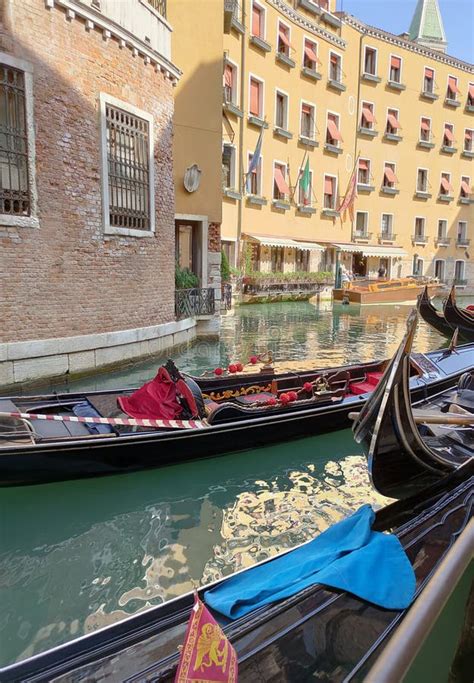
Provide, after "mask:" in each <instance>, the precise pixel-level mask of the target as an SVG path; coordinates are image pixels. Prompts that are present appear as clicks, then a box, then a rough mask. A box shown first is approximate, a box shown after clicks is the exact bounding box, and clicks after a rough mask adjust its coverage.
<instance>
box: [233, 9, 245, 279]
mask: <svg viewBox="0 0 474 683" xmlns="http://www.w3.org/2000/svg"><path fill="white" fill-rule="evenodd" d="M245 3H246V0H243V2H242V25H243V27H244V32H243V34H242V36H241V38H242V41H241V46H240V109H241V111H242V118H241V119H240V122H239V171H240V172H239V192H240V197H241V199H239V201H238V206H237V243H236V248H237V254H236V257H237V258H236V266H237V268H240V267H241V263H242V258H241V249H240V240H241V235H242V214H243V209H244V191H245V185H244V173H245V165H244V124H245V80H246V72H245V48H246V39H247V27H246V13H245Z"/></svg>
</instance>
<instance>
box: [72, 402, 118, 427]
mask: <svg viewBox="0 0 474 683" xmlns="http://www.w3.org/2000/svg"><path fill="white" fill-rule="evenodd" d="M72 412H73V413H74V415H76V416H77V417H102V415H101V414H100V413H98V412H97V410H96V409H95V408H93V407H92V406H91V404H90V403H89V401H81V402H80V403H76V405H75V406H74V407H73V409H72ZM84 424H85V425H86V427H87V429H88V430H89V431H90V433H91V434H110V433H111V432H113V431H114V430H113V429H112V427H111V426H110V425H101V424H94V423H93V422H84Z"/></svg>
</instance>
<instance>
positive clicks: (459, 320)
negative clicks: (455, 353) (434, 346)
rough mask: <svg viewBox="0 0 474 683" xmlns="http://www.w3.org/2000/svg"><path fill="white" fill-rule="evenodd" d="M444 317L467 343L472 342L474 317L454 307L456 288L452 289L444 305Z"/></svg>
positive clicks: (473, 339) (473, 337)
mask: <svg viewBox="0 0 474 683" xmlns="http://www.w3.org/2000/svg"><path fill="white" fill-rule="evenodd" d="M444 317H445V319H446V321H447V322H448V324H449V325H450V326H451V328H452V329H453V330H456V329H458V330H459V334H460V335H461V336H462V337H463V338H464V339H465V340H466V341H468V342H474V315H471V314H470V313H468V312H467V311H463V310H462V309H461V308H459V307H458V306H457V305H456V287H454V286H453V287H452V289H451V291H450V293H449V296H448V298H447V299H446V301H445V303H444Z"/></svg>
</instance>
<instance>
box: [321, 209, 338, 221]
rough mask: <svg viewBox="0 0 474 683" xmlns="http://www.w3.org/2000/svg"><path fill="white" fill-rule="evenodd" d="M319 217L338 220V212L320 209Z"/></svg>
mask: <svg viewBox="0 0 474 683" xmlns="http://www.w3.org/2000/svg"><path fill="white" fill-rule="evenodd" d="M321 216H322V217H323V218H339V211H338V210H337V209H331V208H330V207H327V208H324V209H321Z"/></svg>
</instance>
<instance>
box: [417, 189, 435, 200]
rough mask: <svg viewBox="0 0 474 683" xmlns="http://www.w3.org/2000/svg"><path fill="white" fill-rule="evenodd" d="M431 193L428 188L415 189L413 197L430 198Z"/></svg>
mask: <svg viewBox="0 0 474 683" xmlns="http://www.w3.org/2000/svg"><path fill="white" fill-rule="evenodd" d="M432 196H433V195H432V194H430V193H429V192H428V190H426V189H425V190H417V191H416V192H415V197H416V198H417V199H431V197H432Z"/></svg>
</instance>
